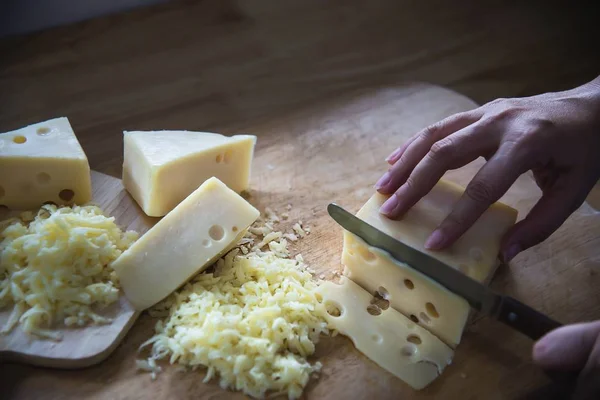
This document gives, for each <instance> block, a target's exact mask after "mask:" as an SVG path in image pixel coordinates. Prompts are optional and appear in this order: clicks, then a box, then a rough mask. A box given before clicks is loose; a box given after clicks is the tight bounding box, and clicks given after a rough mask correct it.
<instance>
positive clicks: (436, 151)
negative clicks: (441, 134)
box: [381, 124, 497, 218]
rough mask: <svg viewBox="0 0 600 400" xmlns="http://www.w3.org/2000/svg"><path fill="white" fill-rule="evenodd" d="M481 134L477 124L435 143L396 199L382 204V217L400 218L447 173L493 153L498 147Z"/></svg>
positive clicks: (491, 136)
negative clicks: (483, 155)
mask: <svg viewBox="0 0 600 400" xmlns="http://www.w3.org/2000/svg"><path fill="white" fill-rule="evenodd" d="M480 131H481V128H480V127H479V126H478V125H477V124H472V125H470V126H468V127H466V128H464V129H462V130H460V131H458V132H456V133H455V134H453V135H451V136H448V137H446V138H444V139H442V140H440V141H438V142H436V143H434V144H433V146H432V147H431V149H430V150H429V152H428V153H427V155H426V156H425V157H424V158H423V159H422V160H421V161H420V162H419V163H418V164H417V166H416V167H415V168H414V170H413V171H412V173H411V174H410V177H409V178H408V179H407V180H406V182H405V183H404V184H403V185H402V186H400V188H399V189H398V191H397V192H396V194H395V196H392V197H390V198H389V199H388V200H387V201H386V202H385V203H384V204H383V206H382V207H381V213H382V214H384V215H386V216H388V217H389V218H400V217H402V216H403V215H404V213H406V211H408V210H409V209H410V208H411V207H412V206H413V205H414V204H415V203H416V202H417V201H419V200H420V199H421V197H423V196H425V195H426V194H427V193H429V191H430V190H431V189H432V188H433V187H434V186H435V184H436V183H437V182H438V181H439V180H440V178H441V177H442V175H444V173H445V172H446V171H448V170H449V169H455V168H458V167H462V166H463V165H466V164H468V163H470V162H471V161H473V160H474V159H476V158H477V157H479V156H480V155H481V154H485V153H488V152H489V151H493V150H494V149H495V147H496V146H497V143H496V141H495V140H494V136H493V135H480V134H479V133H480Z"/></svg>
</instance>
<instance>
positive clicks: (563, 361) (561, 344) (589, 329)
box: [533, 320, 600, 400]
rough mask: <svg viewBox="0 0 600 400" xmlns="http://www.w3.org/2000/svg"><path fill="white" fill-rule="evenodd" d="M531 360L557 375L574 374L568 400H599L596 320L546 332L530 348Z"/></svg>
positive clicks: (599, 344)
mask: <svg viewBox="0 0 600 400" xmlns="http://www.w3.org/2000/svg"><path fill="white" fill-rule="evenodd" d="M533 360H534V362H535V363H536V364H537V365H539V366H540V367H541V368H542V369H544V370H546V371H549V372H552V373H556V374H558V376H560V374H561V373H566V374H568V373H571V372H575V373H577V372H578V373H579V374H578V376H577V379H576V382H575V388H574V392H573V394H572V399H577V400H579V399H598V398H600V320H598V321H594V322H588V323H582V324H574V325H566V326H563V327H561V328H558V329H555V330H554V331H552V332H549V333H548V334H546V335H545V336H544V337H542V338H541V339H540V340H538V341H537V343H536V344H535V345H534V347H533Z"/></svg>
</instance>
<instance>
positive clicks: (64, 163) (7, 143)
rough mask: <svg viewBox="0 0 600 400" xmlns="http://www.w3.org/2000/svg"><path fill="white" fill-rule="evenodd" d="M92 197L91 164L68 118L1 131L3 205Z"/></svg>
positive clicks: (24, 207)
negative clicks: (5, 131)
mask: <svg viewBox="0 0 600 400" xmlns="http://www.w3.org/2000/svg"><path fill="white" fill-rule="evenodd" d="M91 197H92V184H91V178H90V166H89V164H88V160H87V157H86V155H85V153H84V152H83V149H82V148H81V145H80V144H79V142H78V141H77V138H76V137H75V133H73V129H72V128H71V125H70V124H69V120H68V119H67V118H56V119H51V120H48V121H45V122H40V123H37V124H33V125H29V126H26V127H24V128H21V129H17V130H15V131H11V132H7V133H2V134H0V206H5V207H8V208H9V209H13V210H27V209H34V208H38V207H40V206H41V205H42V204H44V203H48V202H52V203H55V204H57V205H67V204H73V203H75V204H84V203H87V202H88V201H90V199H91Z"/></svg>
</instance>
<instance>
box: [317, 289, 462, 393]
mask: <svg viewBox="0 0 600 400" xmlns="http://www.w3.org/2000/svg"><path fill="white" fill-rule="evenodd" d="M317 292H318V293H319V294H320V295H321V296H322V298H323V303H324V305H325V307H326V309H327V312H328V314H327V322H328V323H329V324H330V325H331V326H332V327H334V328H335V329H336V330H338V331H339V332H340V333H341V334H343V335H346V336H348V337H349V338H350V339H351V340H352V342H353V343H354V346H355V347H356V348H357V349H358V350H359V351H361V352H362V353H363V354H365V355H366V356H367V357H369V358H370V359H371V360H372V361H374V362H375V363H377V364H378V365H379V366H381V367H382V368H384V369H385V370H387V371H389V372H390V373H392V374H393V375H395V376H397V377H398V378H400V379H402V380H403V381H404V382H406V383H408V384H409V385H410V386H412V387H413V388H414V389H422V388H424V387H425V386H427V385H428V384H429V383H431V381H433V380H434V379H435V378H437V377H438V375H440V374H441V373H442V371H443V370H444V368H445V367H446V366H447V365H449V364H450V362H451V361H452V357H453V354H454V353H453V351H452V349H451V348H449V347H448V346H446V345H445V344H444V343H443V342H442V341H441V340H439V339H438V338H437V337H435V336H434V335H432V334H431V333H429V332H428V331H427V330H425V329H423V328H422V327H420V326H419V325H417V324H415V323H414V322H412V321H411V320H410V319H408V318H406V317H405V316H404V315H402V314H401V313H399V312H398V311H396V310H394V309H392V308H388V309H387V310H383V311H381V314H379V315H372V314H370V313H369V312H368V311H367V308H368V307H369V305H370V302H371V298H372V296H371V295H370V294H369V293H368V292H367V291H365V290H364V289H363V288H361V287H360V286H358V285H357V284H355V283H354V282H352V281H351V280H349V279H346V278H344V277H342V278H341V284H340V285H337V284H335V283H333V282H325V283H323V284H321V285H320V286H319V287H318V288H317Z"/></svg>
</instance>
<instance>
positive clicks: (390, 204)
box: [379, 195, 398, 215]
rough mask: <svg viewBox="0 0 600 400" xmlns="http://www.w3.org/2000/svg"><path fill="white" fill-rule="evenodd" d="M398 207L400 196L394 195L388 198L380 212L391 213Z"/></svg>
mask: <svg viewBox="0 0 600 400" xmlns="http://www.w3.org/2000/svg"><path fill="white" fill-rule="evenodd" d="M396 207H398V196H396V195H393V196H392V197H390V198H389V199H387V200H386V202H385V203H383V205H382V206H381V208H380V209H379V212H380V213H382V214H383V215H391V214H392V213H393V212H394V210H395V209H396Z"/></svg>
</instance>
